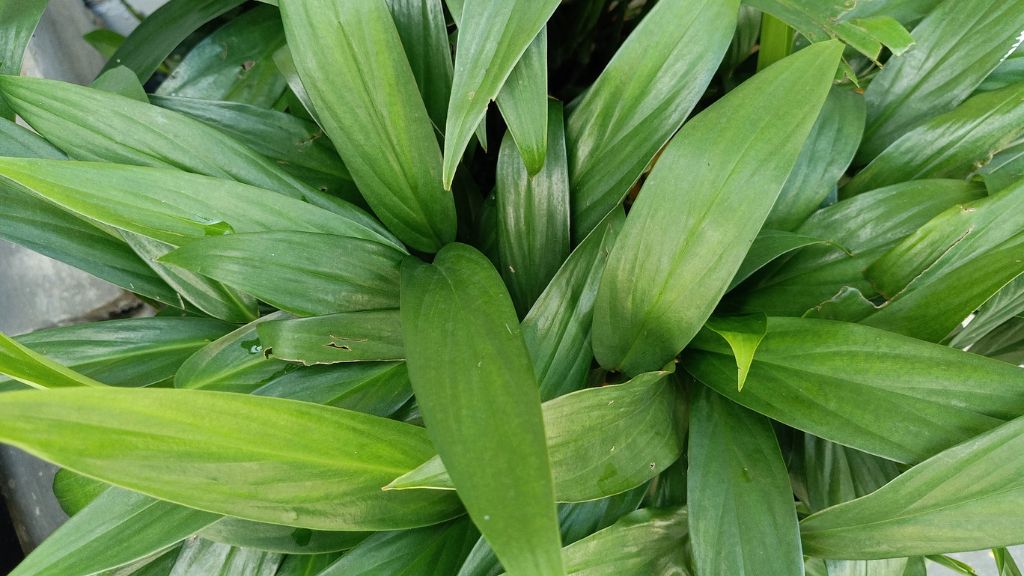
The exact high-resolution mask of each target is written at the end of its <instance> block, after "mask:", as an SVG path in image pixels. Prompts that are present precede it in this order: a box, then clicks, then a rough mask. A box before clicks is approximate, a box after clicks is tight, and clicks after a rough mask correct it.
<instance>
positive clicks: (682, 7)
mask: <svg viewBox="0 0 1024 576" xmlns="http://www.w3.org/2000/svg"><path fill="white" fill-rule="evenodd" d="M737 5H738V1H737V0H727V1H725V2H723V1H722V0H700V1H698V2H694V1H689V0H668V1H662V2H658V3H657V4H655V5H654V8H653V9H652V10H651V12H650V13H649V14H648V15H647V17H646V18H644V20H643V21H642V22H641V23H640V25H639V26H637V28H636V30H634V31H633V33H632V34H630V36H629V38H627V39H626V42H625V43H624V44H623V45H622V46H621V47H620V48H619V50H618V52H616V54H615V57H614V58H613V59H612V61H611V62H610V63H609V64H608V66H607V67H606V68H605V69H604V72H602V73H601V75H600V76H599V77H598V79H597V80H596V81H595V82H594V84H593V86H591V88H590V89H589V90H588V91H587V92H586V94H585V95H584V96H583V97H582V99H581V100H580V102H579V103H578V104H577V105H576V107H575V108H574V109H573V111H572V113H571V114H569V119H568V124H567V126H566V140H567V146H568V152H569V176H570V178H571V179H572V180H571V181H572V186H571V190H572V209H573V214H572V222H573V239H574V240H575V241H576V242H579V241H581V240H582V239H583V238H584V237H586V235H587V234H588V233H589V232H590V230H592V229H593V228H594V227H595V226H596V225H597V224H598V223H599V222H600V221H601V220H602V219H603V218H604V216H605V214H607V213H608V212H610V211H611V210H612V209H613V208H614V207H615V206H616V205H617V204H619V203H620V202H621V201H622V199H623V198H624V197H625V196H626V193H627V192H628V191H629V189H630V187H631V186H633V184H634V183H635V182H636V181H637V180H638V179H639V178H640V175H641V173H642V172H643V171H644V168H645V167H646V166H647V165H648V164H649V163H650V162H651V161H652V160H653V159H654V157H655V156H656V155H657V153H658V150H660V149H661V148H662V147H663V146H664V145H665V143H666V142H668V140H669V138H671V137H672V135H673V134H674V133H675V132H676V130H678V129H679V126H681V125H682V124H683V120H685V119H686V117H687V116H688V115H689V114H690V112H691V111H692V110H693V108H694V106H695V105H696V104H697V101H698V100H699V99H700V97H701V95H702V94H703V93H704V90H705V89H706V88H707V86H708V84H709V83H710V82H711V79H712V76H713V75H714V73H715V70H716V69H717V68H718V64H719V62H721V60H722V56H723V55H724V54H725V52H726V50H727V49H728V47H729V41H730V39H731V38H732V35H733V32H734V31H735V29H736V13H737ZM694 46H699V47H700V49H699V50H694V49H693V47H694Z"/></svg>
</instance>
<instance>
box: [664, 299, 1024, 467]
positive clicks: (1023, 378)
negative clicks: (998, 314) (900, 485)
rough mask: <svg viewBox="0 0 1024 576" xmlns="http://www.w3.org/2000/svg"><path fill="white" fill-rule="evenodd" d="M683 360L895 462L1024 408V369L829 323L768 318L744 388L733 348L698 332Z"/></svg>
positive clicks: (775, 409)
mask: <svg viewBox="0 0 1024 576" xmlns="http://www.w3.org/2000/svg"><path fill="white" fill-rule="evenodd" d="M683 366H684V367H685V368H686V370H687V371H688V372H690V374H692V375H693V376H694V377H695V378H697V379H698V380H700V381H701V382H703V383H704V384H706V385H708V386H710V387H711V388H713V389H714V390H716V391H717V392H719V393H720V394H722V395H724V396H726V397H727V398H729V399H731V400H733V401H734V402H737V403H739V404H742V405H744V406H746V407H748V408H750V409H752V410H754V411H756V412H760V413H762V414H764V415H766V416H768V417H770V418H772V419H773V420H778V421H780V422H782V423H784V424H787V425H789V426H792V427H794V428H798V429H800V430H804V431H806V432H809V433H811V434H814V435H815V436H818V437H821V438H825V439H828V440H832V441H833V442H838V443H840V444H844V445H846V446H851V447H853V448H857V449H858V450H863V451H865V452H869V453H872V454H876V455H879V456H882V457H884V458H888V459H890V460H895V461H897V462H920V461H922V460H924V459H926V458H928V457H930V456H932V455H934V454H936V453H938V452H940V451H941V450H944V449H946V448H948V447H950V446H952V445H954V444H957V443H959V442H962V441H964V440H966V439H968V438H971V437H973V436H975V435H977V434H980V433H982V432H985V431H986V430H989V429H991V428H994V427H995V426H998V425H999V424H1001V423H1002V422H1005V421H1006V420H1009V419H1011V418H1014V417H1016V416H1017V415H1018V414H1020V413H1022V412H1024V396H1022V395H1021V394H1020V390H1021V386H1022V385H1024V384H1022V383H1024V372H1021V371H1019V370H1018V369H1017V368H1015V367H1014V366H1010V365H1008V364H1005V363H1002V362H998V361H994V360H990V359H987V358H981V357H971V356H968V355H966V354H964V353H963V352H961V351H959V350H954V349H952V348H948V347H946V346H939V345H937V344H930V343H927V342H921V341H919V340H915V339H913V338H908V337H906V336H901V335H898V334H894V333H891V332H887V331H884V330H878V329H876V328H870V327H867V326H861V325H858V324H850V323H846V322H834V321H829V320H812V319H806V318H804V319H801V318H769V319H768V333H767V334H766V335H765V338H764V340H763V341H762V342H761V345H760V346H759V347H758V349H757V355H756V356H755V357H754V362H753V363H752V365H751V368H750V374H749V375H748V377H747V383H746V386H744V388H743V391H742V392H738V391H737V390H736V364H735V361H734V359H733V358H732V351H731V350H730V349H729V347H728V346H727V345H726V344H725V343H724V342H722V341H721V340H720V339H719V338H703V337H701V338H698V339H697V340H695V341H694V342H693V344H692V345H691V346H690V347H689V348H687V351H686V354H685V355H684V357H683Z"/></svg>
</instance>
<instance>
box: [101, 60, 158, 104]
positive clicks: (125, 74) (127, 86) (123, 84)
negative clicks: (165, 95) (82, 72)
mask: <svg viewBox="0 0 1024 576" xmlns="http://www.w3.org/2000/svg"><path fill="white" fill-rule="evenodd" d="M90 86H91V87H92V88H95V89H97V90H102V91H104V92H110V93H112V94H120V95H121V96H124V97H126V98H131V99H132V100H138V101H139V102H144V103H146V104H149V95H147V94H146V89H145V88H143V86H142V84H141V83H140V82H139V78H138V77H137V76H135V73H134V72H132V71H131V70H129V69H127V68H125V67H124V66H118V67H117V68H111V69H110V70H107V71H106V72H104V73H103V74H100V75H99V77H97V78H96V79H95V80H93V81H92V84H91V85H90Z"/></svg>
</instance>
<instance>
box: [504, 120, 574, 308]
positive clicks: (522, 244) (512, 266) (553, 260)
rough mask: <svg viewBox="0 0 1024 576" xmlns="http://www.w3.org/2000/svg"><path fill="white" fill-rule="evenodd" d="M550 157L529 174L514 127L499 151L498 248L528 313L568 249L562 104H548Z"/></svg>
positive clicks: (517, 301)
mask: <svg viewBox="0 0 1024 576" xmlns="http://www.w3.org/2000/svg"><path fill="white" fill-rule="evenodd" d="M547 119H548V123H549V125H548V127H547V159H546V160H544V163H543V164H544V166H543V168H542V169H541V170H540V171H539V172H537V173H536V175H534V176H530V175H529V174H528V172H527V167H526V166H525V165H524V164H523V159H522V158H521V157H520V152H519V151H517V149H516V145H515V143H514V142H513V136H512V134H511V133H508V134H506V135H505V139H504V140H503V141H502V143H501V152H500V153H499V155H498V176H497V190H496V192H495V194H496V197H497V200H498V254H499V258H500V262H501V275H502V277H503V278H504V279H505V284H506V285H507V286H508V289H509V294H510V295H511V296H512V302H513V303H515V305H516V310H517V311H518V312H519V314H520V316H525V315H526V313H527V311H529V310H530V308H531V307H532V306H533V304H534V302H536V301H537V298H538V297H540V295H541V293H542V292H543V291H544V289H545V288H546V287H547V285H548V283H549V282H550V281H551V278H552V277H553V276H554V275H555V273H556V272H558V269H559V267H560V266H561V265H562V262H564V261H565V259H566V257H567V256H568V255H569V173H568V169H567V167H566V158H565V129H564V126H563V123H562V106H561V104H558V103H554V102H553V103H551V105H550V106H548V113H547Z"/></svg>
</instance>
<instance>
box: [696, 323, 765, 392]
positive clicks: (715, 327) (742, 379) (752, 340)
mask: <svg viewBox="0 0 1024 576" xmlns="http://www.w3.org/2000/svg"><path fill="white" fill-rule="evenodd" d="M704 328H706V329H708V330H710V331H711V332H713V333H715V334H717V335H719V336H720V337H722V339H723V340H725V341H726V343H727V344H729V348H731V349H732V354H733V356H735V357H736V370H737V383H738V386H737V390H739V391H741V392H742V391H743V384H745V383H746V381H747V374H748V373H749V372H750V363H751V362H753V361H754V354H755V353H756V352H757V347H758V346H760V345H761V340H764V335H765V333H766V332H767V331H768V318H767V317H766V316H765V315H764V314H750V315H747V316H712V317H711V318H708V321H707V322H705V323H704Z"/></svg>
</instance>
